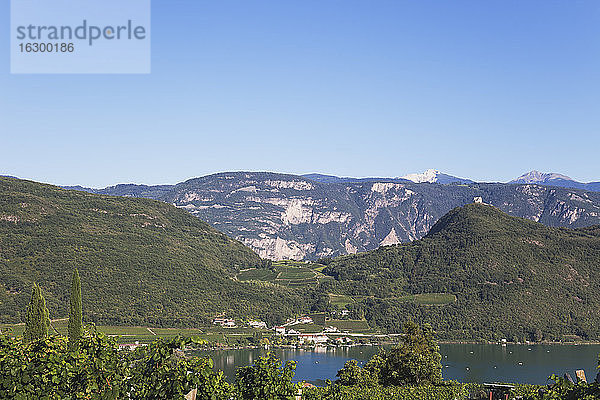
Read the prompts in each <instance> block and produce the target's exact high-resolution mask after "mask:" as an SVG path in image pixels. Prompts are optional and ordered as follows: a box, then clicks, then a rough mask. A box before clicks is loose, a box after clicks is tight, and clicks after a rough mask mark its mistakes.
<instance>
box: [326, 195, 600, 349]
mask: <svg viewBox="0 0 600 400" xmlns="http://www.w3.org/2000/svg"><path fill="white" fill-rule="evenodd" d="M598 260H600V225H595V226H593V227H587V228H577V229H567V228H555V227H548V226H545V225H543V224H540V223H538V222H535V221H530V220H527V219H522V218H518V217H513V216H510V215H508V214H506V213H503V212H502V211H500V210H499V209H497V208H496V207H493V206H490V205H485V204H468V205H465V206H462V207H457V208H455V209H453V210H451V211H450V212H448V213H447V214H446V215H444V216H443V217H442V218H440V220H439V221H438V222H437V223H436V224H435V225H434V226H433V227H432V229H431V231H430V232H429V233H428V234H427V235H426V236H425V237H424V238H422V239H420V240H418V241H414V242H412V243H407V244H399V245H394V246H388V247H382V248H379V249H376V250H372V251H369V252H365V253H361V254H356V255H347V256H343V257H339V258H336V259H334V260H332V261H331V262H330V263H329V264H328V266H327V268H326V269H325V270H324V272H325V273H327V274H329V275H331V276H334V277H335V278H336V282H337V283H338V287H339V288H345V290H350V291H352V290H353V291H354V292H353V293H354V295H356V296H358V298H360V299H362V300H361V301H359V302H358V304H356V305H355V307H356V308H358V309H360V310H361V311H362V312H364V313H365V316H366V317H367V320H368V321H369V322H370V323H371V324H372V325H376V326H380V327H386V329H391V330H395V329H399V328H400V327H401V324H402V322H403V321H405V320H406V319H408V318H409V317H408V316H410V318H412V319H415V320H417V321H418V322H420V323H431V324H432V326H434V329H436V330H437V331H438V332H442V335H443V336H445V337H447V338H448V339H466V338H471V339H485V340H493V341H498V340H500V339H501V338H507V339H509V340H513V341H520V342H524V341H525V340H532V341H533V340H535V341H540V340H542V339H544V340H551V341H554V340H557V341H562V340H565V338H567V337H569V335H577V336H579V337H580V338H583V339H587V340H596V339H597V338H598V337H599V336H600V335H599V332H598V330H597V324H598V323H600V311H599V310H600V299H598V298H597V296H596V293H597V291H598V290H599V289H600V277H599V275H598V274H597V271H598V268H599V267H600V265H598ZM423 293H445V294H447V295H452V296H455V298H456V301H455V302H450V303H446V304H445V305H444V306H443V307H442V306H440V307H431V306H427V305H422V304H418V303H414V302H412V303H411V302H406V301H400V299H403V298H407V297H410V296H415V295H419V294H423Z"/></svg>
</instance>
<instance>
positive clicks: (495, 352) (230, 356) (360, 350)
mask: <svg viewBox="0 0 600 400" xmlns="http://www.w3.org/2000/svg"><path fill="white" fill-rule="evenodd" d="M378 351H379V347H377V346H356V347H343V348H327V349H324V348H319V349H316V350H300V349H275V350H274V353H275V354H276V355H277V357H279V358H280V359H281V360H295V361H297V368H296V376H295V378H294V380H296V381H299V380H306V381H309V382H312V383H315V384H323V383H324V380H325V379H331V380H334V379H335V374H336V372H337V371H338V370H339V369H341V368H342V367H343V366H344V363H345V362H346V361H347V360H351V359H355V360H358V361H359V362H362V363H364V362H366V361H367V360H368V359H369V358H370V357H371V356H372V355H373V354H375V353H377V352H378ZM440 353H441V354H442V374H443V377H444V379H453V380H457V381H460V382H478V383H482V382H518V383H531V384H545V383H547V378H548V377H549V376H550V375H552V374H557V375H561V376H562V375H563V374H564V373H565V372H569V373H570V374H571V376H572V377H573V378H575V370H577V369H583V370H585V373H586V376H587V378H588V381H591V380H593V379H594V378H595V377H596V365H597V360H598V354H599V353H600V345H579V346H566V345H529V346H527V345H510V344H509V345H507V346H505V347H503V346H500V345H491V344H441V345H440ZM264 354H266V351H265V350H262V349H241V350H218V351H206V352H201V355H207V356H210V357H211V358H212V359H213V360H214V364H215V368H217V369H220V370H223V371H224V372H225V374H226V375H227V376H228V378H230V379H231V378H233V377H234V376H235V369H236V368H237V367H239V366H244V365H250V364H252V363H253V362H254V360H256V359H257V358H258V357H260V356H262V355H264Z"/></svg>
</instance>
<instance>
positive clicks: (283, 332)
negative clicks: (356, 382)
mask: <svg viewBox="0 0 600 400" xmlns="http://www.w3.org/2000/svg"><path fill="white" fill-rule="evenodd" d="M212 323H213V325H220V326H222V327H223V328H237V327H238V325H237V324H236V321H235V320H233V319H230V318H225V317H215V318H214V319H213V321H212ZM313 323H314V320H313V318H311V317H309V316H307V315H303V316H301V317H298V318H291V319H288V320H287V321H286V323H285V324H283V325H279V326H274V327H273V328H271V329H272V330H273V331H275V334H276V335H280V336H285V337H289V338H295V339H296V340H297V341H298V343H299V344H301V345H304V344H306V345H325V344H327V343H330V342H334V343H336V344H340V345H346V344H350V343H351V342H352V340H351V339H350V338H348V337H338V338H335V339H330V338H329V337H328V336H327V334H334V335H335V334H341V332H340V330H339V329H338V328H336V327H335V326H327V327H325V328H324V329H323V332H320V333H302V332H299V331H297V330H295V329H294V328H293V327H294V326H296V325H303V324H313ZM247 326H250V327H252V328H256V329H267V324H266V323H265V322H264V321H257V320H250V321H248V322H247Z"/></svg>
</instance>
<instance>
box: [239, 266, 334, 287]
mask: <svg viewBox="0 0 600 400" xmlns="http://www.w3.org/2000/svg"><path fill="white" fill-rule="evenodd" d="M322 267H323V266H322V265H320V264H309V263H303V262H298V261H278V262H274V263H273V265H272V267H271V268H251V269H246V270H243V271H241V272H240V273H239V274H238V275H237V277H236V278H237V279H238V280H239V281H265V282H271V283H276V284H278V285H283V286H305V285H317V284H319V282H321V281H323V280H326V279H333V278H332V277H330V276H327V275H324V274H322V273H321V272H320V271H318V269H319V268H320V269H322Z"/></svg>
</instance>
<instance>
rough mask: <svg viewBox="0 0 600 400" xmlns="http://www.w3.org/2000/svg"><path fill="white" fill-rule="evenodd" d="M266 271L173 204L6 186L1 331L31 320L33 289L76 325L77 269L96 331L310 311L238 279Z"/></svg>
mask: <svg viewBox="0 0 600 400" xmlns="http://www.w3.org/2000/svg"><path fill="white" fill-rule="evenodd" d="M260 263H261V259H260V258H259V257H258V256H257V255H256V254H255V253H254V252H252V251H251V250H250V249H248V248H246V247H244V246H243V245H242V244H240V243H239V242H237V241H235V240H232V239H230V238H228V237H227V236H226V235H224V234H222V233H220V232H218V231H216V230H215V229H213V228H211V227H210V226H209V225H208V224H206V223H205V222H202V221H200V220H199V219H198V218H196V217H194V216H192V215H190V214H189V213H187V212H186V211H184V210H181V209H177V208H176V207H174V206H172V205H170V204H167V203H163V202H159V201H155V200H149V199H140V198H136V199H133V198H125V197H110V196H101V195H94V194H88V193H85V192H78V191H70V190H64V189H60V188H57V187H54V186H50V185H44V184H39V183H35V182H29V181H23V180H17V179H11V178H0V322H19V321H21V320H22V313H23V311H24V310H25V307H26V305H27V303H28V301H29V295H30V291H31V286H32V284H33V282H38V283H39V284H40V286H41V287H42V288H43V290H44V291H45V296H46V300H47V303H48V307H49V310H50V314H51V317H52V318H59V317H63V316H66V315H67V314H68V312H67V305H68V289H69V282H70V276H71V273H72V271H73V269H74V268H78V269H79V272H80V274H81V281H82V291H83V306H84V317H85V318H86V319H87V321H95V322H102V323H110V324H147V325H153V326H157V325H158V326H160V325H193V324H194V323H197V322H202V321H206V320H207V319H208V318H210V317H211V316H213V315H214V314H215V313H221V312H226V313H228V314H229V315H231V316H237V315H255V316H260V317H262V318H265V319H267V320H269V321H274V320H280V319H283V318H285V317H287V316H289V315H290V314H293V313H294V311H300V310H301V309H302V307H303V304H304V303H303V300H302V299H301V298H300V297H299V296H297V295H295V294H294V293H293V292H291V291H290V290H289V289H287V288H285V287H282V286H277V285H270V286H268V285H264V284H256V283H242V282H238V281H235V280H234V279H233V277H234V276H235V275H236V274H237V273H238V272H239V270H240V269H244V268H250V267H254V266H257V265H259V264H260ZM273 301H276V302H277V303H278V304H279V307H277V308H274V307H271V306H270V305H271V304H272V303H273Z"/></svg>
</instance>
